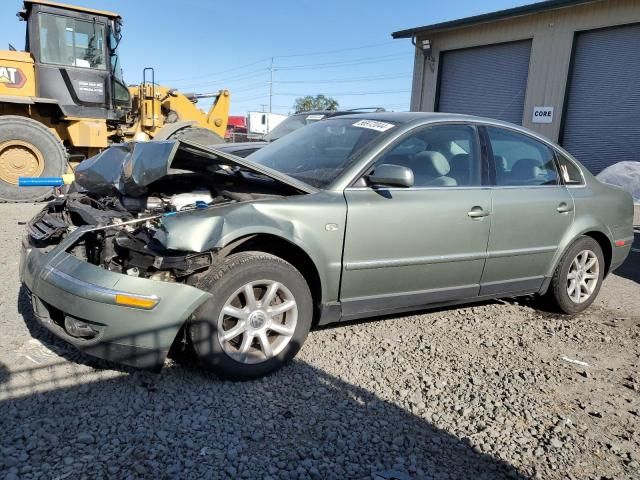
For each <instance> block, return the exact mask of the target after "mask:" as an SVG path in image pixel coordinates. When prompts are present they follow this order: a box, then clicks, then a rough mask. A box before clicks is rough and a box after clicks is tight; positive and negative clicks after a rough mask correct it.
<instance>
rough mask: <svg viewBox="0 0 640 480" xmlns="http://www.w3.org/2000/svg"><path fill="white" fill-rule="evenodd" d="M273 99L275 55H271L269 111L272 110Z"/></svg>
mask: <svg viewBox="0 0 640 480" xmlns="http://www.w3.org/2000/svg"><path fill="white" fill-rule="evenodd" d="M272 99H273V57H271V66H270V67H269V113H271V112H272V110H271V105H272Z"/></svg>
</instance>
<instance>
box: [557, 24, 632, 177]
mask: <svg viewBox="0 0 640 480" xmlns="http://www.w3.org/2000/svg"><path fill="white" fill-rule="evenodd" d="M565 108H566V111H565V116H564V124H563V134H562V137H561V143H562V145H563V146H564V147H565V148H566V149H567V150H568V151H569V152H571V153H572V154H573V155H575V157H576V158H577V159H578V160H580V161H581V162H582V163H583V164H584V165H585V166H586V167H587V168H588V169H589V170H591V172H593V173H598V172H600V171H601V170H603V169H604V168H606V167H608V166H609V165H613V164H614V163H618V162H622V161H625V160H630V161H640V25H630V26H623V27H616V28H610V29H606V30H592V31H589V32H581V33H578V34H576V38H575V43H574V51H573V67H572V69H571V73H570V78H569V83H568V95H567V102H566V107H565Z"/></svg>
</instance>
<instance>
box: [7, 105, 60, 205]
mask: <svg viewBox="0 0 640 480" xmlns="http://www.w3.org/2000/svg"><path fill="white" fill-rule="evenodd" d="M66 168H67V154H66V152H65V149H64V147H63V146H62V143H61V142H60V140H58V138H57V137H56V136H55V135H54V134H53V133H51V131H49V129H48V128H47V127H45V126H44V125H43V124H42V123H40V122H37V121H35V120H32V119H31V118H27V117H20V116H16V115H4V116H2V117H0V202H9V203H14V202H39V201H41V200H46V199H47V198H49V197H51V195H52V194H53V188H51V187H18V177H60V176H62V175H63V174H64V173H65V170H66Z"/></svg>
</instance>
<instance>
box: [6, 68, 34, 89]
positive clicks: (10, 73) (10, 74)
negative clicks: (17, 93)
mask: <svg viewBox="0 0 640 480" xmlns="http://www.w3.org/2000/svg"><path fill="white" fill-rule="evenodd" d="M26 81H27V77H26V76H25V75H24V73H22V70H20V69H19V68H14V67H5V66H2V65H0V84H2V85H4V86H5V87H9V88H20V87H22V86H23V85H24V83H25V82H26Z"/></svg>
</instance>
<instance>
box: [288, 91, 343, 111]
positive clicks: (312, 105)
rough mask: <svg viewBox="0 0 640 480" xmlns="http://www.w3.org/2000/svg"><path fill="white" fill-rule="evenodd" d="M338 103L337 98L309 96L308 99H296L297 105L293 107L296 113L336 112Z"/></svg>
mask: <svg viewBox="0 0 640 480" xmlns="http://www.w3.org/2000/svg"><path fill="white" fill-rule="evenodd" d="M338 106H339V104H338V101H337V100H336V99H335V98H331V97H327V96H325V95H322V94H320V95H316V96H315V97H314V96H313V95H307V96H306V97H299V98H296V103H295V104H294V105H293V108H294V109H295V111H296V113H301V112H310V111H312V110H330V111H335V110H337V109H338Z"/></svg>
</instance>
